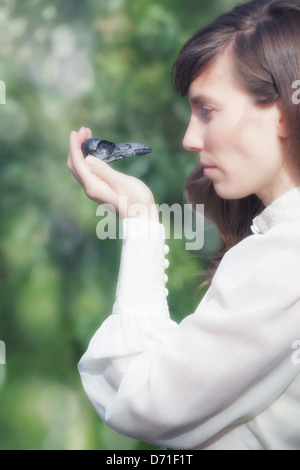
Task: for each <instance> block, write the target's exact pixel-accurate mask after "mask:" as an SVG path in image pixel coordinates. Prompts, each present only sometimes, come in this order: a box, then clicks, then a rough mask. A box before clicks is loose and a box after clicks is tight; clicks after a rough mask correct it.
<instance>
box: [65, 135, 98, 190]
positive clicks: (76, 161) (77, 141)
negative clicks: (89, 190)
mask: <svg viewBox="0 0 300 470" xmlns="http://www.w3.org/2000/svg"><path fill="white" fill-rule="evenodd" d="M91 136H92V132H91V130H90V129H88V128H85V127H81V128H80V130H79V131H78V132H76V131H72V132H71V134H70V153H69V156H68V161H67V167H68V168H69V170H70V171H71V172H72V173H73V175H74V176H75V178H76V179H77V181H79V182H80V183H81V184H82V179H83V178H84V177H87V176H88V173H89V170H88V168H87V166H86V165H85V162H84V155H83V153H82V150H81V145H82V143H83V142H84V141H85V140H86V139H88V138H90V137H91Z"/></svg>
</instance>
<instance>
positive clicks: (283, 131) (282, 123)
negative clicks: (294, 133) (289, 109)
mask: <svg viewBox="0 0 300 470" xmlns="http://www.w3.org/2000/svg"><path fill="white" fill-rule="evenodd" d="M276 126H277V132H278V137H280V138H282V139H284V138H286V137H288V136H289V135H290V133H291V132H290V129H289V127H288V124H287V122H286V118H285V116H284V113H283V111H282V107H281V106H280V105H279V104H277V103H276Z"/></svg>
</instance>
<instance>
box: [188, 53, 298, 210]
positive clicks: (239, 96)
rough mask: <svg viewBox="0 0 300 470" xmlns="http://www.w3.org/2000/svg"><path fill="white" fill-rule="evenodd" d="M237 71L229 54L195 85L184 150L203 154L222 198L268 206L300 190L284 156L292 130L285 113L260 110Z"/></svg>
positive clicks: (191, 90)
mask: <svg viewBox="0 0 300 470" xmlns="http://www.w3.org/2000/svg"><path fill="white" fill-rule="evenodd" d="M234 67H235V65H234V62H233V59H232V57H231V55H230V52H227V51H225V52H224V53H223V54H221V55H219V56H218V57H217V59H215V61H213V63H211V64H209V66H208V67H207V68H206V69H205V71H204V72H203V73H201V74H200V75H199V76H198V77H197V78H196V79H195V80H194V81H193V82H192V83H191V85H190V88H189V92H188V98H189V102H190V106H191V118H190V122H189V125H188V128H187V131H186V134H185V136H184V139H183V146H184V148H185V149H187V150H191V151H196V152H197V153H198V154H199V156H200V163H201V165H202V166H203V167H204V175H205V176H206V177H207V178H209V179H211V181H212V182H213V185H214V188H215V191H216V193H217V194H218V195H219V196H220V197H222V198H224V199H240V198H243V197H246V196H249V195H251V194H256V195H257V196H258V197H259V198H260V199H261V200H262V201H263V203H264V205H265V206H266V205H268V204H270V203H271V202H272V201H273V200H274V199H276V198H277V197H279V196H280V195H281V194H283V193H284V192H286V191H287V190H289V189H291V188H292V187H295V186H298V185H299V184H300V178H299V176H298V173H295V170H294V168H293V167H292V164H291V162H290V159H289V158H286V156H285V152H284V151H283V145H282V139H283V137H286V133H287V130H286V126H285V124H284V121H283V118H282V113H281V110H280V107H279V106H278V105H277V104H276V103H275V104H271V105H268V106H259V105H257V104H256V103H255V100H254V97H253V96H252V95H250V93H249V92H247V91H246V90H245V89H244V88H243V86H242V85H241V84H240V83H239V81H238V79H237V77H236V74H235V68H234ZM296 174H297V177H296Z"/></svg>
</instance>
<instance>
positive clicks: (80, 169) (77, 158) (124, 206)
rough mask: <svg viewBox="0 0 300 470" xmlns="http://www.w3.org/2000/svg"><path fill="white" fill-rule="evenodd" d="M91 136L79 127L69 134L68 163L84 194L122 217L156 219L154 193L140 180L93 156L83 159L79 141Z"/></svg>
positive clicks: (83, 128) (81, 141)
mask: <svg viewBox="0 0 300 470" xmlns="http://www.w3.org/2000/svg"><path fill="white" fill-rule="evenodd" d="M90 137H92V132H91V130H90V129H87V128H85V127H81V129H80V130H79V132H75V131H72V132H71V135H70V153H69V156H68V162H67V166H68V168H69V170H70V171H71V172H72V173H73V175H74V177H75V178H76V179H77V181H78V182H79V183H80V184H81V186H82V187H83V189H84V191H85V193H86V195H87V196H88V197H89V198H90V199H92V200H93V201H95V202H97V203H98V204H109V205H111V206H112V207H113V208H114V211H115V212H116V214H117V215H118V216H119V217H121V218H126V217H139V218H148V219H151V220H155V221H158V212H157V209H156V206H155V201H154V198H153V194H152V192H151V191H150V189H149V188H148V186H146V185H145V184H144V183H143V182H142V181H140V180H139V179H138V178H134V177H133V176H128V175H125V174H124V173H121V172H119V171H116V170H114V169H113V168H112V167H111V166H109V165H108V164H107V163H105V162H103V161H102V160H99V159H98V158H96V157H92V156H90V155H89V156H88V157H86V158H84V155H83V153H82V150H81V145H82V143H83V142H84V141H85V140H86V139H89V138H90Z"/></svg>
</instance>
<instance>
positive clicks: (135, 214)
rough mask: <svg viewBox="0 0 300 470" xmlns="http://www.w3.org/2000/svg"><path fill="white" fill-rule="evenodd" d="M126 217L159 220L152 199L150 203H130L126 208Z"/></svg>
mask: <svg viewBox="0 0 300 470" xmlns="http://www.w3.org/2000/svg"><path fill="white" fill-rule="evenodd" d="M127 217H128V218H129V219H130V218H134V219H144V220H145V219H146V220H150V221H152V222H159V215H158V209H157V206H156V204H155V203H154V201H153V202H152V203H151V204H132V205H131V206H130V207H129V208H128V213H127Z"/></svg>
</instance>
